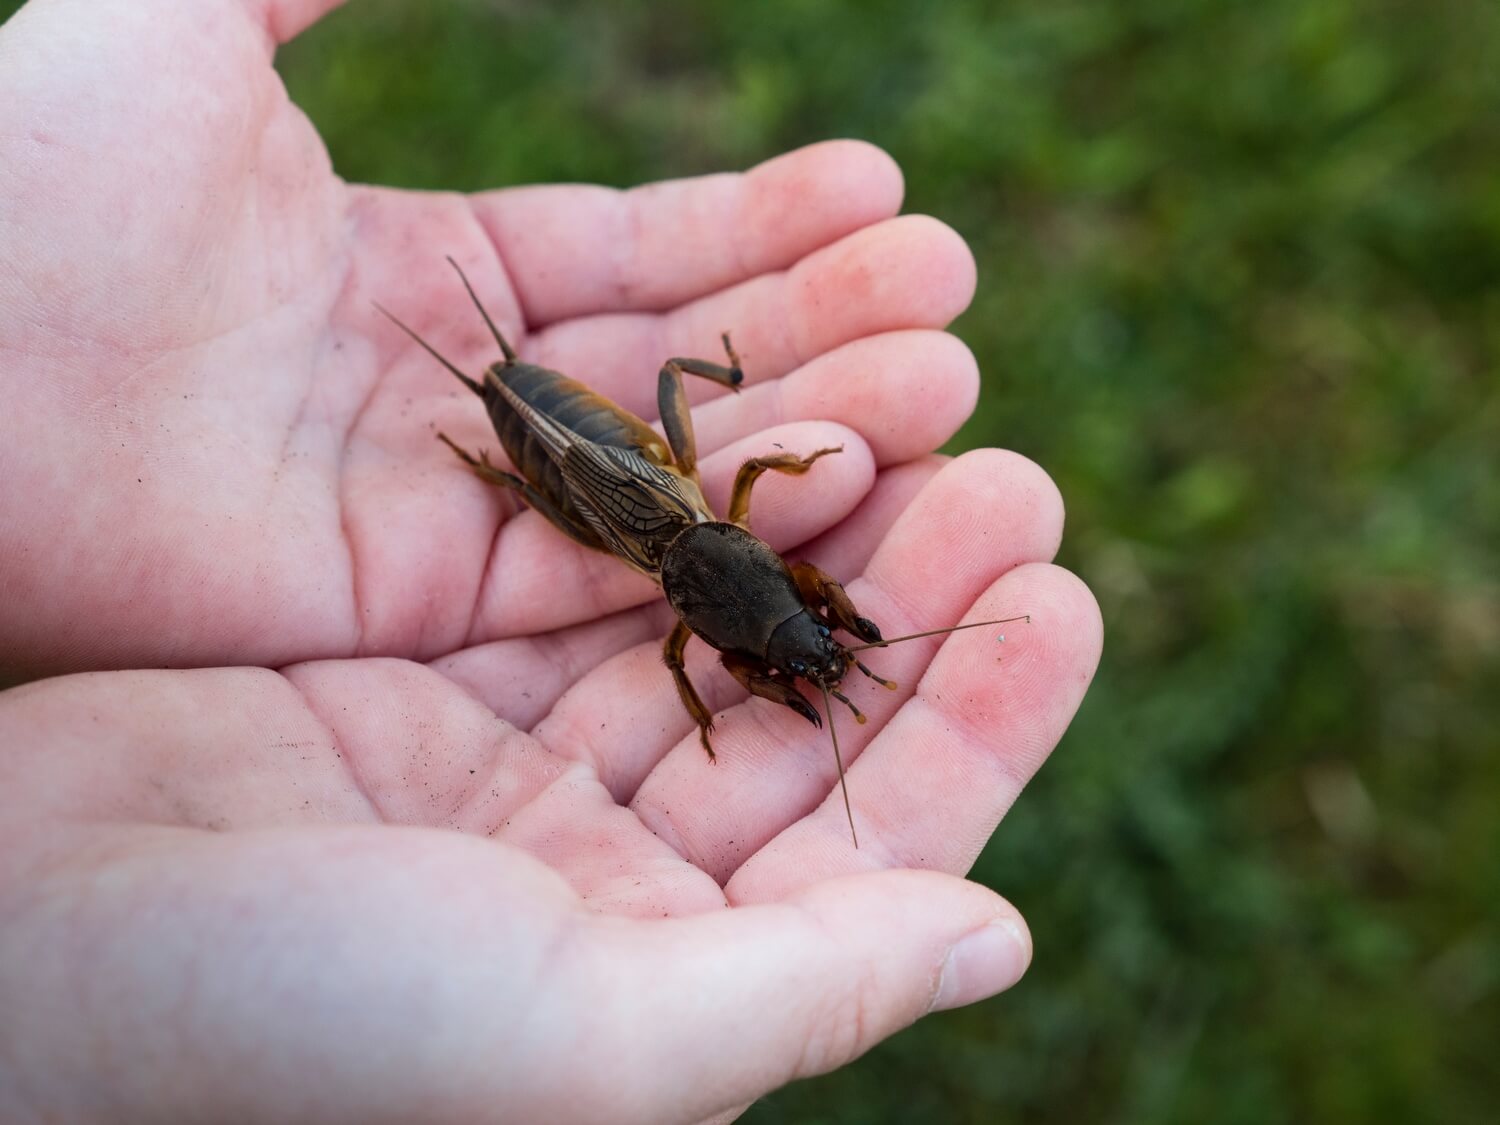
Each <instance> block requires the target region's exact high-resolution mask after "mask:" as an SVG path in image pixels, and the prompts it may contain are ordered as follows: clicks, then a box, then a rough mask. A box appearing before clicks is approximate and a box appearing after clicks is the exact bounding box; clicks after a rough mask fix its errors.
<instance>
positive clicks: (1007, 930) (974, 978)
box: [930, 918, 1031, 1012]
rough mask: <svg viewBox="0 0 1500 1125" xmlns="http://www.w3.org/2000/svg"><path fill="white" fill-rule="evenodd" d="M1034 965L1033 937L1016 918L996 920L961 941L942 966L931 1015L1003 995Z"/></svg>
mask: <svg viewBox="0 0 1500 1125" xmlns="http://www.w3.org/2000/svg"><path fill="white" fill-rule="evenodd" d="M1030 964H1031V936H1030V935H1029V934H1028V933H1027V932H1026V929H1025V927H1024V926H1022V925H1021V923H1020V922H1019V921H1017V920H1016V919H1013V918H997V919H996V920H995V921H993V922H990V923H989V924H988V925H986V926H982V927H981V928H979V929H977V930H974V931H973V932H972V933H968V934H965V935H964V936H963V937H962V938H960V939H959V941H958V944H956V945H955V946H954V947H953V948H952V949H950V950H949V951H948V957H947V959H946V960H945V961H944V962H943V969H942V973H941V974H940V975H939V977H938V987H937V994H936V996H934V997H933V1000H932V1008H931V1009H930V1010H931V1011H934V1012H941V1011H945V1010H947V1009H948V1008H961V1007H963V1006H964V1005H965V1004H972V1003H974V1002H975V1001H977V1000H983V999H985V998H986V997H988V996H993V995H995V993H997V992H1004V991H1005V990H1006V989H1007V988H1009V987H1010V986H1011V985H1013V984H1015V983H1016V981H1018V980H1020V979H1021V975H1022V974H1023V973H1025V972H1026V967H1027V966H1028V965H1030Z"/></svg>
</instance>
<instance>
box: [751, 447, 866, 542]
mask: <svg viewBox="0 0 1500 1125" xmlns="http://www.w3.org/2000/svg"><path fill="white" fill-rule="evenodd" d="M843 451H844V447H843V446H842V445H836V446H834V447H833V448H832V449H820V450H818V451H817V452H816V453H813V454H809V455H808V456H806V457H798V456H797V455H796V454H795V453H773V454H770V455H769V456H766V457H754V458H751V459H750V460H749V461H746V462H745V463H744V464H743V465H741V466H740V471H739V472H738V473H736V474H735V476H734V492H733V493H731V494H730V497H729V522H730V523H733V524H738V525H739V526H740V527H743V528H744V529H745V530H746V531H749V530H750V490H751V489H752V488H754V487H755V482H756V481H757V480H759V479H760V475H761V474H762V473H764V472H765V471H766V470H767V469H769V470H771V471H772V472H777V473H791V474H792V475H793V476H800V475H801V474H802V473H805V472H807V470H808V469H810V468H812V466H813V462H814V461H816V460H817V459H818V458H819V457H827V456H828V455H829V454H830V453H842V452H843Z"/></svg>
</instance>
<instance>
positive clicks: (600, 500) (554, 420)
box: [376, 258, 1030, 847]
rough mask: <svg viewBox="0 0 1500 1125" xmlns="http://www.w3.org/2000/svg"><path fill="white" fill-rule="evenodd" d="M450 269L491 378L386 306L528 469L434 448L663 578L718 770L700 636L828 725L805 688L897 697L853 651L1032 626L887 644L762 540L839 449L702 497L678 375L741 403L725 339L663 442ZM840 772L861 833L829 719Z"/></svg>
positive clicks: (669, 647) (678, 370)
mask: <svg viewBox="0 0 1500 1125" xmlns="http://www.w3.org/2000/svg"><path fill="white" fill-rule="evenodd" d="M448 262H449V264H450V265H452V266H453V268H454V269H455V270H457V271H458V276H459V279H460V280H461V281H462V282H463V284H464V288H465V289H466V290H468V293H469V298H470V299H471V300H472V301H473V302H474V307H475V308H477V309H478V310H479V315H480V316H482V317H484V322H485V324H486V325H488V326H489V330H490V333H491V334H492V335H493V336H494V337H495V343H496V344H498V345H499V347H500V352H501V355H502V357H503V358H502V359H501V360H500V361H499V362H498V363H494V364H492V365H490V367H489V369H488V370H486V371H485V373H484V376H483V378H482V379H480V380H475V379H471V378H470V377H469V376H467V375H465V374H464V373H463V372H462V371H460V370H459V369H458V368H457V367H455V366H454V365H453V364H452V363H450V362H449V361H448V360H447V359H445V358H444V357H443V356H442V355H441V354H440V353H439V352H438V351H437V349H436V348H434V347H433V346H432V345H431V344H429V343H428V342H427V341H426V340H424V339H422V337H421V336H419V335H417V333H416V332H414V331H413V330H412V329H410V328H408V327H407V326H406V325H405V324H403V323H402V322H401V321H400V320H398V319H397V318H396V317H395V316H394V315H393V314H392V313H390V312H389V311H387V310H386V309H385V308H384V307H382V306H380V305H378V304H377V305H376V308H378V309H379V310H380V311H381V312H382V313H384V314H385V315H386V316H387V317H389V318H390V319H391V320H392V321H393V322H394V323H395V324H396V326H397V327H398V328H400V329H401V330H402V331H403V332H405V333H406V334H407V335H408V336H410V337H411V338H412V339H413V340H415V341H416V342H417V343H418V344H420V345H421V346H422V347H423V348H424V349H425V350H426V351H427V352H428V353H429V354H431V355H432V357H433V358H434V359H436V360H437V361H438V362H439V363H441V364H442V365H443V366H444V367H446V368H447V369H448V370H449V371H451V372H452V373H453V375H454V376H455V377H457V378H458V380H459V381H460V382H462V383H463V384H464V386H466V387H468V388H469V389H470V390H471V391H473V392H474V393H475V394H476V395H478V396H479V397H480V398H481V399H482V400H483V401H484V405H485V408H486V409H487V410H488V412H489V416H490V421H491V422H492V423H493V424H494V427H495V432H496V433H497V434H498V435H499V437H500V444H501V446H502V447H503V448H504V450H505V452H506V455H507V456H508V457H509V458H510V460H511V463H512V464H513V465H514V466H515V467H516V469H517V470H518V471H519V473H520V475H519V476H518V475H516V473H510V472H506V471H505V470H503V469H499V468H496V467H495V466H494V465H492V464H491V463H490V461H489V458H488V456H487V455H486V454H485V453H484V452H483V451H481V452H480V453H479V455H478V456H477V457H475V456H474V455H473V454H471V453H469V452H467V451H466V450H464V449H462V448H460V447H459V446H458V445H456V444H455V443H454V442H453V441H452V439H450V438H449V437H448V436H447V435H446V434H439V435H438V437H439V438H440V439H441V440H442V441H443V442H445V443H446V444H447V445H448V447H449V448H451V449H452V450H453V452H454V453H456V454H458V456H459V458H460V459H461V460H462V461H463V462H464V464H466V465H468V466H469V467H470V468H471V469H472V470H473V471H474V472H475V473H476V474H477V475H478V476H479V477H480V478H481V479H483V480H486V481H489V482H490V483H491V484H495V485H499V486H500V487H502V488H509V489H513V490H514V491H516V492H518V493H520V495H521V496H522V498H523V499H525V501H526V503H527V504H529V505H530V506H531V507H532V508H535V509H536V510H537V511H538V512H540V513H541V514H542V515H544V516H545V517H546V518H547V519H548V520H549V521H551V523H552V524H553V526H554V527H556V528H557V529H558V530H559V531H561V532H562V533H563V534H564V535H567V536H568V537H569V538H571V539H573V540H575V541H577V542H579V543H582V544H583V545H584V546H585V547H592V548H594V549H596V550H600V551H607V552H609V553H610V554H612V555H614V556H616V557H617V558H619V559H620V560H621V561H623V562H625V563H627V564H628V565H630V566H632V567H634V568H635V569H636V570H638V571H640V572H641V573H642V574H645V575H647V576H648V577H650V578H652V579H653V580H654V581H656V582H657V583H658V584H659V585H660V586H661V588H662V592H663V593H664V594H665V595H666V598H667V601H668V603H669V604H670V605H671V606H672V609H673V610H674V611H675V612H676V614H677V617H678V621H677V624H676V625H675V626H674V627H673V629H672V632H671V633H670V634H668V636H667V639H666V643H665V644H664V645H663V655H664V657H665V660H666V664H667V667H668V668H669V669H670V670H671V672H672V677H673V679H674V680H675V681H676V683H677V692H678V694H679V695H680V696H681V697H682V704H683V706H684V707H686V708H687V710H688V713H689V714H690V715H692V717H693V719H694V721H695V722H696V723H697V724H698V737H699V740H700V741H701V742H702V743H703V749H704V750H706V751H707V752H708V757H709V759H710V761H712V760H713V759H714V749H713V745H712V744H711V743H710V741H709V737H708V736H709V732H710V731H712V730H713V729H714V723H713V716H712V715H710V714H709V711H708V708H707V707H705V706H704V704H703V700H702V699H700V698H699V696H698V692H697V691H696V690H695V689H694V687H693V685H692V681H690V680H689V679H688V676H687V671H686V669H685V667H684V664H683V650H684V649H685V648H686V647H687V642H688V638H689V637H690V636H692V635H694V634H696V635H697V636H699V637H700V638H702V639H703V640H704V641H706V642H707V643H708V644H710V645H712V646H713V647H714V648H715V649H717V650H718V651H719V652H720V653H721V654H722V655H721V656H720V660H721V662H722V663H723V665H724V667H725V668H726V669H727V670H728V671H729V674H730V675H731V676H733V677H734V678H735V679H736V680H738V681H739V682H740V683H741V684H742V685H743V686H744V688H745V689H746V690H747V691H749V692H750V694H752V695H758V696H760V697H761V698H762V699H769V700H771V701H772V702H774V703H780V704H782V705H784V706H786V707H790V708H791V709H792V710H793V711H795V712H797V714H799V715H801V716H802V717H803V718H805V719H806V720H807V721H808V722H810V723H812V724H813V725H814V726H816V727H820V728H821V727H822V725H823V720H822V718H821V716H820V715H819V714H818V711H817V709H816V708H815V707H813V705H812V704H811V703H809V702H808V701H807V700H806V699H805V698H804V697H803V696H802V693H801V692H799V691H798V690H797V687H796V681H797V680H798V679H799V678H800V679H805V680H807V681H808V682H809V683H811V684H813V685H814V686H816V687H817V688H818V689H819V690H820V691H821V692H822V693H823V702H824V707H825V709H826V708H829V707H831V706H832V705H831V703H830V702H829V699H830V697H832V698H833V699H837V700H839V701H840V702H842V703H843V704H845V705H846V706H847V707H848V708H849V710H850V711H852V712H853V713H854V717H855V718H856V719H857V720H858V721H859V722H861V723H863V722H864V721H865V717H864V715H863V714H861V713H860V711H859V708H857V707H855V705H854V704H853V703H852V702H850V700H849V698H848V697H847V696H845V695H844V693H843V692H842V691H840V690H839V684H840V683H842V682H843V679H844V676H845V674H846V673H847V672H848V671H849V669H850V668H851V667H855V668H858V669H859V670H860V671H861V672H863V673H864V674H865V675H866V676H868V677H870V679H872V680H874V681H875V682H876V683H879V684H882V685H883V686H885V687H887V688H890V689H892V690H894V689H895V687H896V685H895V684H894V683H892V682H891V681H890V680H886V679H883V678H882V677H880V676H878V675H876V674H875V673H874V672H872V671H871V670H870V669H869V668H868V667H866V666H865V664H864V663H863V661H861V660H860V659H859V657H858V656H856V655H855V654H856V653H859V652H862V651H864V650H865V649H869V648H881V647H884V646H885V645H888V644H894V643H896V642H897V641H906V640H914V639H915V638H917V637H927V636H933V635H935V634H938V633H948V632H953V631H954V630H956V629H973V628H978V627H979V626H982V625H998V624H1003V623H1004V621H1019V620H1027V621H1029V620H1030V618H1029V617H1026V618H1018V617H1008V618H1005V619H1004V621H979V622H974V623H972V624H969V625H958V626H954V627H953V628H952V629H933V630H930V631H929V632H925V633H913V634H911V635H910V636H907V637H896V638H894V639H892V640H884V639H882V637H881V635H880V630H879V629H878V628H877V627H876V625H875V623H874V622H873V621H871V620H870V619H869V618H867V617H862V616H861V615H860V613H859V611H858V610H856V609H855V607H854V603H853V602H852V601H850V600H849V595H848V594H847V593H846V592H845V590H844V587H843V586H842V585H841V584H840V583H839V581H838V579H836V578H834V577H832V576H831V575H829V574H826V573H824V572H823V571H822V570H819V569H818V568H817V567H816V566H814V565H813V564H812V563H810V562H799V563H793V564H790V565H788V564H787V562H786V561H785V560H783V559H782V557H781V556H780V555H778V554H777V553H776V552H775V551H774V550H772V549H771V547H770V546H769V545H768V544H766V543H765V542H763V541H762V540H760V539H758V538H756V537H755V536H754V535H752V534H751V533H750V530H749V518H750V492H751V489H752V488H753V487H754V485H755V482H756V481H757V480H758V479H760V476H761V474H763V473H765V472H768V471H769V472H777V473H791V474H796V475H800V474H802V473H805V472H807V471H808V469H810V468H812V466H813V464H814V463H815V462H816V461H817V460H818V459H819V458H820V457H826V456H828V455H829V454H830V453H838V452H840V450H841V449H842V446H839V447H835V448H832V449H819V450H817V451H816V452H814V453H812V454H809V455H808V456H806V457H799V456H797V455H796V454H793V453H775V454H771V455H769V456H765V457H754V458H751V459H750V460H749V461H746V462H745V463H744V464H743V465H741V466H740V469H739V472H738V473H737V474H736V475H735V479H734V490H733V492H732V494H731V496H730V500H729V517H728V519H727V520H720V519H719V518H718V517H717V516H715V515H714V513H713V511H712V510H711V509H710V508H709V506H708V502H707V501H706V500H705V499H704V498H703V491H702V488H701V486H700V484H699V480H698V454H697V449H696V447H695V444H694V440H693V422H692V416H691V415H690V414H689V412H688V404H687V395H686V392H685V389H684V387H683V382H682V376H683V373H684V372H686V373H688V374H692V375H697V376H700V377H701V378H705V379H710V380H712V381H713V382H715V383H718V384H720V385H721V386H724V387H728V388H730V389H731V390H738V388H739V385H740V383H742V382H743V381H744V378H745V375H744V372H743V371H742V370H741V368H740V360H739V356H738V355H736V354H735V351H734V347H733V346H732V345H731V344H730V342H729V335H728V333H725V334H724V336H723V341H724V351H725V353H726V354H727V356H728V359H729V363H728V365H727V366H726V365H723V364H718V363H711V362H709V361H707V360H702V359H685V358H678V359H669V360H667V362H666V363H665V364H663V365H662V368H661V371H660V373H659V375H658V377H657V406H658V408H659V409H660V411H661V422H662V429H663V430H664V431H665V432H666V443H665V444H663V440H662V437H661V436H660V435H659V434H657V432H656V431H655V430H653V429H652V428H651V427H650V426H648V425H647V424H646V423H645V422H643V421H642V420H641V419H640V418H637V417H636V416H635V415H634V414H632V413H630V412H629V411H628V410H625V409H623V408H621V407H619V406H617V405H615V404H614V403H612V402H610V401H609V400H608V399H606V398H604V397H603V396H601V395H598V394H595V393H594V392H593V391H591V390H589V389H588V388H587V387H586V386H584V385H583V384H582V383H579V382H577V381H576V380H574V379H570V378H568V377H567V376H566V375H561V374H559V373H558V372H556V371H550V370H548V369H547V368H545V367H537V366H535V365H533V364H529V363H522V362H521V361H520V360H519V359H518V358H517V357H516V352H515V349H514V348H512V347H511V346H510V344H509V343H508V342H507V341H506V339H505V337H504V336H502V335H501V334H500V330H499V329H498V328H496V327H495V323H494V321H492V320H491V319H490V316H489V314H488V313H487V312H485V309H484V306H483V305H482V304H481V303H480V301H479V297H478V296H477V295H476V294H475V292H474V288H473V286H471V285H470V284H469V279H468V278H467V277H465V276H464V272H463V270H462V269H460V268H459V266H458V263H457V262H455V261H454V260H453V259H452V258H449V259H448ZM835 630H843V631H844V632H847V633H851V634H853V635H854V636H855V637H858V638H859V639H860V641H862V642H863V643H861V644H857V645H845V644H843V643H841V642H840V641H839V640H837V639H836V638H835V637H834V635H833V634H834V631H835ZM829 732H830V734H831V735H832V738H833V752H834V761H835V763H836V764H837V766H838V775H839V785H840V787H841V788H842V789H843V795H844V810H845V812H846V813H847V814H848V816H849V831H850V834H851V835H852V836H853V837H854V845H855V847H858V846H859V837H858V834H857V833H855V831H854V812H853V810H852V809H851V808H850V805H849V791H848V787H847V785H846V784H845V782H844V763H843V757H842V755H841V754H840V753H839V748H838V734H837V732H836V731H835V730H834V727H833V715H832V712H831V711H830V712H829Z"/></svg>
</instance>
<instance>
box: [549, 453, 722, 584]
mask: <svg viewBox="0 0 1500 1125" xmlns="http://www.w3.org/2000/svg"><path fill="white" fill-rule="evenodd" d="M558 467H559V468H560V469H561V470H562V476H563V481H564V482H565V483H566V484H567V486H568V492H569V494H570V495H571V496H572V498H573V502H574V504H575V505H576V506H577V507H578V510H579V511H580V512H581V513H583V517H584V519H586V520H587V521H588V523H589V526H590V527H592V528H593V529H594V531H595V532H597V533H598V535H599V537H600V538H601V539H603V540H604V541H605V542H606V543H608V544H609V545H610V548H611V550H613V551H614V552H615V553H616V554H617V555H619V556H620V557H621V558H622V559H624V560H625V561H626V562H629V563H631V564H632V565H634V566H636V567H637V568H639V569H641V570H644V571H646V572H647V573H649V574H655V573H656V571H657V570H659V569H660V566H661V556H662V552H664V551H665V550H666V548H667V545H668V544H669V543H671V542H672V540H673V539H675V538H676V537H677V535H678V534H679V533H680V532H681V531H682V529H683V528H684V527H688V526H690V525H692V524H695V523H702V522H705V521H706V520H710V519H712V518H713V517H712V515H711V514H710V513H709V511H708V507H707V504H706V503H705V502H704V500H703V496H702V494H701V493H699V492H698V490H697V488H696V487H694V485H693V484H692V482H691V481H689V480H687V479H686V478H685V477H683V476H681V475H680V474H678V473H674V472H671V471H670V470H667V469H663V468H661V467H660V466H658V465H653V464H652V463H651V462H650V461H648V460H646V458H644V457H642V456H641V455H640V454H638V453H636V452H634V451H632V450H629V449H621V448H618V447H616V446H612V445H596V444H595V443H594V442H591V441H586V440H584V439H582V438H579V439H577V440H576V441H575V442H574V443H573V444H572V445H571V446H569V448H568V451H567V453H566V454H565V455H564V456H563V458H562V460H561V461H560V462H558Z"/></svg>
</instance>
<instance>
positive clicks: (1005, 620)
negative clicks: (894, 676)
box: [844, 613, 1031, 679]
mask: <svg viewBox="0 0 1500 1125" xmlns="http://www.w3.org/2000/svg"><path fill="white" fill-rule="evenodd" d="M1012 621H1025V622H1026V623H1027V624H1030V623H1031V614H1029V613H1023V614H1022V615H1021V616H1020V617H1002V618H1000V619H999V620H997V621H971V622H970V623H969V624H967V625H950V626H948V628H946V629H928V630H927V631H926V632H925V633H908V634H906V636H904V637H891V638H890V639H889V640H884V641H875V642H873V643H871V644H867V645H850V646H848V647H847V648H845V649H844V651H845V652H864V651H865V649H867V648H885V647H886V646H887V645H894V644H900V643H901V642H902V641H914V640H916V639H917V638H918V637H935V636H937V635H938V634H939V633H957V632H958V631H959V630H961V629H982V628H983V627H984V626H986V625H1007V624H1009V623H1010V622H1012ZM855 663H859V662H858V661H855ZM860 671H862V672H864V674H865V675H867V676H869V677H870V678H871V679H879V678H880V677H878V676H876V675H875V674H874V673H873V672H871V671H870V670H869V669H868V668H866V667H865V666H864V665H862V664H861V665H860Z"/></svg>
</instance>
